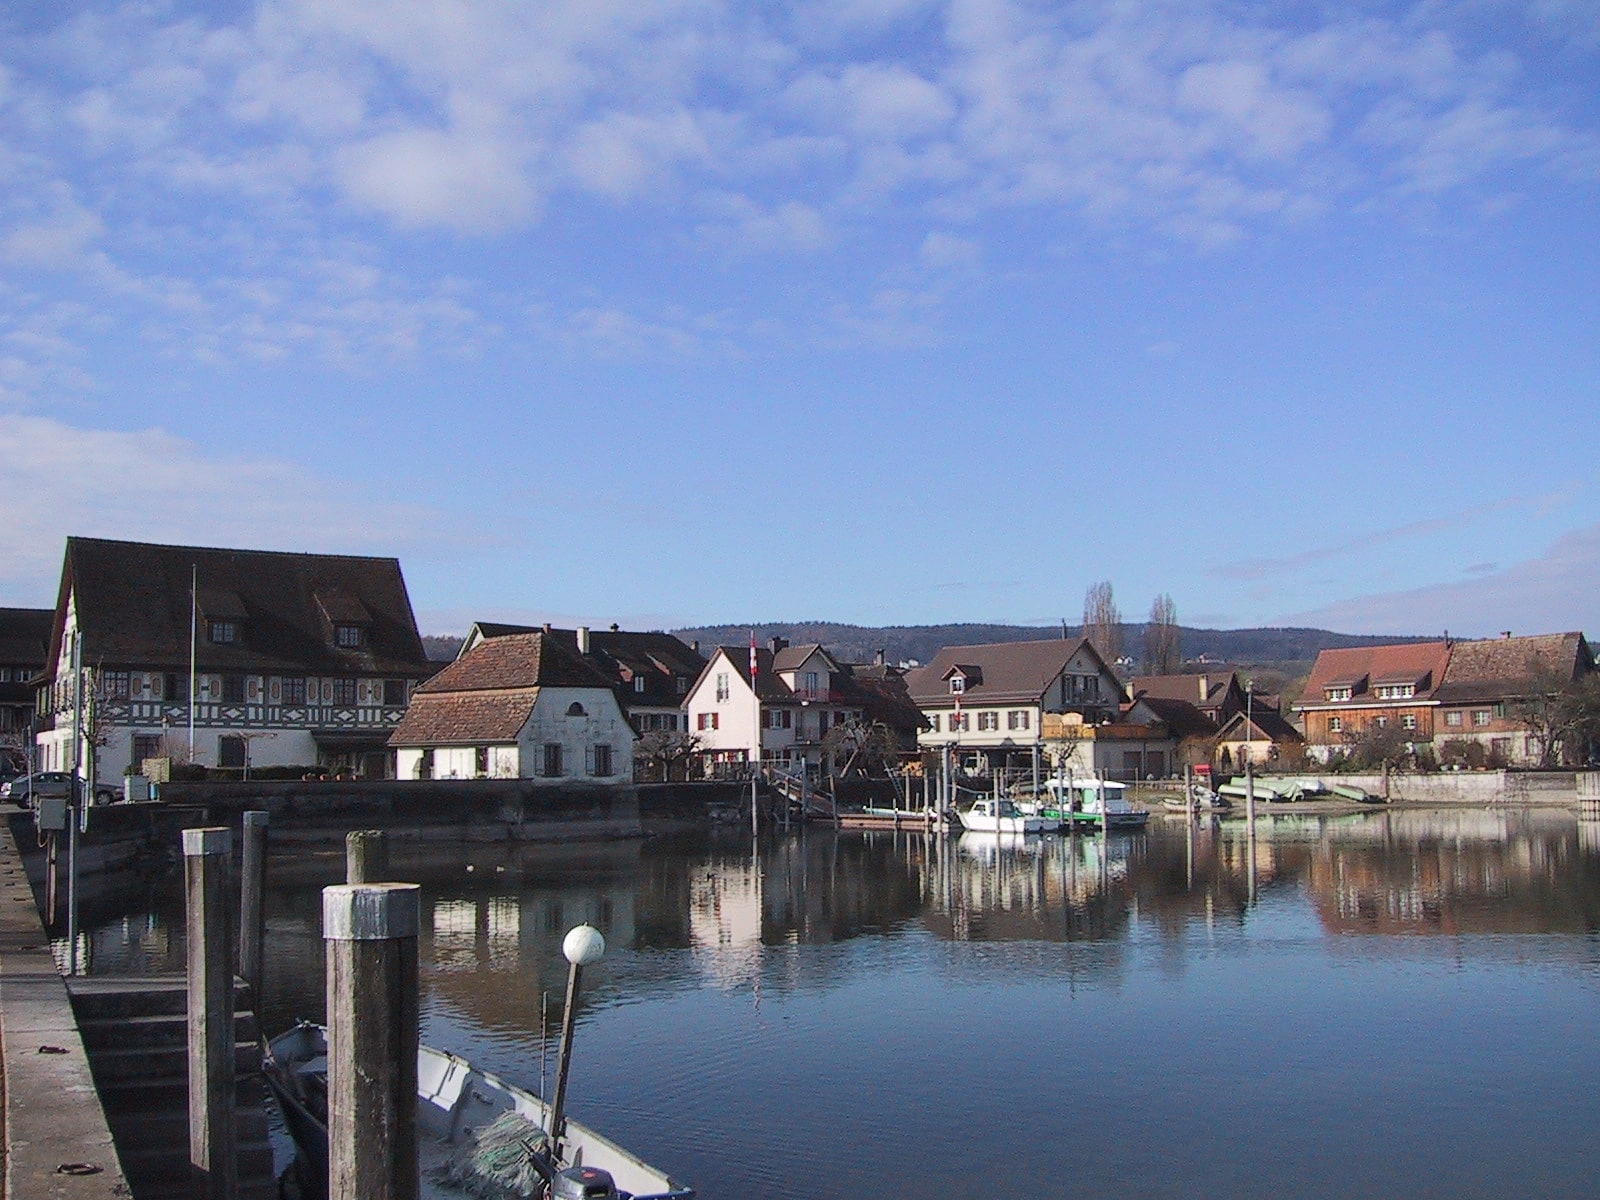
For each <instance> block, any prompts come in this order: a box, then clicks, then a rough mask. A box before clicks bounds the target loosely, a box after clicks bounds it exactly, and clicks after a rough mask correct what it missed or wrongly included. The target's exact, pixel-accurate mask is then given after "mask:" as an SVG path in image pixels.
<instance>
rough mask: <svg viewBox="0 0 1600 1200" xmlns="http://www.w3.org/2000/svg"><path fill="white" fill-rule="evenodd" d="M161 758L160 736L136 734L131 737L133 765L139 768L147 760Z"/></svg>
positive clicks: (155, 734)
mask: <svg viewBox="0 0 1600 1200" xmlns="http://www.w3.org/2000/svg"><path fill="white" fill-rule="evenodd" d="M160 757H161V735H160V734H159V733H136V734H134V735H133V765H134V767H135V768H140V767H142V766H143V764H144V760H145V759H147V758H160Z"/></svg>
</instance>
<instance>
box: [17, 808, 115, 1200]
mask: <svg viewBox="0 0 1600 1200" xmlns="http://www.w3.org/2000/svg"><path fill="white" fill-rule="evenodd" d="M0 1071H3V1075H0V1078H3V1081H4V1089H5V1104H4V1110H3V1111H4V1116H3V1120H4V1139H3V1140H4V1148H5V1174H4V1180H5V1191H4V1194H5V1196H6V1197H7V1198H8V1200H127V1197H128V1196H129V1195H130V1194H131V1192H130V1190H129V1187H128V1181H127V1178H126V1176H125V1175H124V1173H123V1170H122V1164H121V1162H120V1161H119V1160H118V1158H117V1150H116V1146H115V1145H114V1144H113V1142H112V1139H111V1128H110V1126H109V1125H108V1124H107V1123H106V1116H105V1110H104V1109H103V1108H102V1107H101V1104H100V1095H99V1093H98V1092H96V1091H95V1086H94V1078H93V1076H92V1075H91V1074H90V1071H89V1057H88V1055H87V1053H86V1052H85V1050H84V1046H83V1039H82V1038H81V1037H79V1035H78V1023H77V1020H76V1018H75V1017H74V1016H73V1012H72V1002H71V1001H70V1000H69V999H68V997H67V988H66V984H65V982H64V981H63V980H62V978H61V975H60V973H59V972H58V971H57V969H56V963H55V958H54V956H53V955H52V954H51V953H50V939H49V938H48V937H47V936H46V935H45V930H44V926H43V924H42V922H41V921H40V918H39V910H38V908H37V906H36V905H35V904H34V897H33V889H32V887H31V886H30V885H29V882H28V878H27V876H26V874H24V872H23V868H22V859H21V855H20V854H19V853H18V850H17V844H16V841H15V839H13V837H12V835H11V830H10V828H9V827H8V826H7V825H6V823H4V822H0Z"/></svg>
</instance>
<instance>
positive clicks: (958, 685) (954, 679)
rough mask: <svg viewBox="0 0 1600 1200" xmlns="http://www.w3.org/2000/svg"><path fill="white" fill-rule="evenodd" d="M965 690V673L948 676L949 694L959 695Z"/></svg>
mask: <svg viewBox="0 0 1600 1200" xmlns="http://www.w3.org/2000/svg"><path fill="white" fill-rule="evenodd" d="M966 690H967V677H966V676H965V675H952V676H950V694H951V695H952V696H959V695H961V693H962V692H964V691H966Z"/></svg>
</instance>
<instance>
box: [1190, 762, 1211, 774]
mask: <svg viewBox="0 0 1600 1200" xmlns="http://www.w3.org/2000/svg"><path fill="white" fill-rule="evenodd" d="M1194 773H1195V774H1196V775H1209V774H1211V764H1210V763H1195V765H1194Z"/></svg>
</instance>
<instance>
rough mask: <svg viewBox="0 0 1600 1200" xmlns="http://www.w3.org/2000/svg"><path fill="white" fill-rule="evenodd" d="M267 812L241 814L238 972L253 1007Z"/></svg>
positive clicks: (261, 921) (256, 990) (257, 983)
mask: <svg viewBox="0 0 1600 1200" xmlns="http://www.w3.org/2000/svg"><path fill="white" fill-rule="evenodd" d="M267 819H268V814H267V813H265V812H262V811H260V810H256V809H253V810H251V811H249V812H247V813H245V814H244V827H243V839H242V841H243V844H242V846H241V848H240V858H239V975H240V976H241V977H242V978H243V979H244V981H245V982H246V983H248V984H249V985H250V994H251V995H252V996H253V997H254V998H255V1004H256V1007H257V1010H258V1011H259V1010H260V1005H261V943H262V935H263V933H264V929H265V912H264V908H263V904H264V898H265V895H266V885H267Z"/></svg>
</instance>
